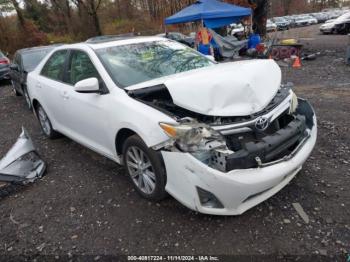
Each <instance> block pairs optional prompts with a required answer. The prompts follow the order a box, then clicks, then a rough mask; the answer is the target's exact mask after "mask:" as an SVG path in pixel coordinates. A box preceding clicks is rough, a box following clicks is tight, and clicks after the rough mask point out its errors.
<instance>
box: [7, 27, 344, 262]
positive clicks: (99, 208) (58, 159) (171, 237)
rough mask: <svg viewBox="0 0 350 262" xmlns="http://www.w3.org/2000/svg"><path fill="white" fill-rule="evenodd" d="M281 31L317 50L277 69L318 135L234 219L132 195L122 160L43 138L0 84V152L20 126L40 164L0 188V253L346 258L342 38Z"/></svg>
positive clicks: (17, 100)
mask: <svg viewBox="0 0 350 262" xmlns="http://www.w3.org/2000/svg"><path fill="white" fill-rule="evenodd" d="M284 34H288V35H289V36H291V35H292V36H299V37H301V38H303V39H302V41H303V42H304V43H305V45H306V47H307V49H308V50H309V51H310V52H313V51H322V55H321V56H320V57H318V59H317V60H315V61H310V62H304V65H303V68H302V69H299V70H296V69H290V68H283V75H284V81H285V82H294V83H295V84H296V92H297V94H298V95H300V96H302V97H305V98H308V99H309V100H310V101H311V103H312V104H313V106H314V107H315V109H316V111H317V115H318V122H319V123H318V124H319V139H318V143H317V146H316V148H315V150H314V151H313V154H312V157H311V158H310V159H309V160H308V161H307V163H306V164H305V166H304V169H303V170H302V171H301V172H300V173H299V175H298V176H297V177H296V178H295V179H294V180H293V181H292V182H291V183H290V184H289V185H288V186H287V187H286V188H285V189H283V190H282V191H281V192H279V193H278V194H277V195H276V196H274V197H272V198H271V199H269V200H268V201H266V202H264V203H262V204H260V205H259V206H257V207H255V208H253V209H251V210H250V211H248V212H246V213H245V214H244V215H242V216H239V217H214V216H206V215H200V214H197V213H195V212H192V211H190V210H188V209H186V208H185V207H183V206H181V204H179V203H178V202H177V201H175V200H174V199H172V198H169V199H167V200H165V201H163V202H161V203H157V204H155V203H151V202H148V201H146V200H144V199H142V198H140V197H139V196H138V195H137V194H136V192H134V190H133V188H132V185H131V183H130V182H129V180H128V177H127V176H126V173H125V172H124V170H123V168H122V167H120V166H118V165H117V164H115V163H113V162H111V161H109V160H107V159H105V158H103V157H100V156H99V155H97V154H95V153H94V152H92V151H90V150H88V149H85V148H83V147H82V146H80V145H78V144H76V143H75V142H73V141H71V140H69V139H67V138H62V139H58V140H53V141H50V140H47V139H46V138H44V135H43V134H42V133H41V131H40V128H39V124H38V122H37V121H36V119H35V118H34V116H33V114H32V113H31V112H29V111H28V110H27V109H26V107H25V103H24V100H23V99H22V98H19V97H15V96H14V95H13V94H12V92H11V89H10V87H9V86H2V87H0V123H1V125H0V134H1V135H0V156H2V155H4V154H5V153H6V152H7V150H8V149H9V148H10V146H11V145H12V144H13V143H14V142H15V140H16V138H17V136H18V135H19V133H20V129H21V126H25V127H26V128H27V129H28V131H29V133H30V134H31V136H32V138H33V140H34V142H35V144H36V145H37V147H38V149H39V151H40V153H41V154H42V155H43V156H44V158H45V160H46V161H47V163H48V166H49V169H48V172H47V175H46V176H45V177H44V178H43V179H42V180H40V181H38V182H37V183H35V184H33V185H29V186H26V187H20V188H16V190H15V191H14V192H12V193H11V194H9V195H8V196H4V195H5V194H4V192H2V198H1V199H0V210H1V211H0V255H1V257H2V258H4V257H6V256H9V257H8V258H16V259H18V257H16V256H17V255H27V256H36V255H49V256H52V257H51V258H54V256H56V258H62V257H64V258H68V257H71V256H72V255H73V256H74V255H91V256H92V258H95V259H98V258H99V257H96V256H101V259H103V258H104V257H103V256H104V255H107V256H108V255H121V254H132V255H135V254H137V255H143V254H148V255H150V254H153V255H156V254H163V255H166V254H176V255H180V254H182V255H185V254H197V255H209V254H211V255H223V254H230V255H244V256H245V257H241V258H248V259H251V258H257V260H259V261H262V260H261V259H262V258H263V257H261V256H260V255H283V256H286V255H288V256H289V255H291V256H294V257H292V259H297V257H296V256H300V259H301V260H299V261H304V260H309V259H310V261H311V257H310V256H311V255H317V254H321V255H327V256H328V259H329V260H330V261H335V259H334V258H331V257H332V256H335V255H338V256H339V255H342V257H343V259H341V260H338V261H342V260H344V261H345V257H346V254H347V253H348V252H350V191H349V188H350V165H349V163H350V158H349V153H350V136H349V132H350V120H349V112H350V67H347V66H345V65H344V57H345V45H346V43H347V37H345V36H333V35H330V36H321V35H318V31H317V27H316V26H315V27H309V28H302V29H294V30H290V31H289V32H285V33H284ZM295 202H298V203H300V204H301V205H302V206H303V208H304V210H305V212H306V213H307V214H308V215H309V217H310V223H309V224H306V223H305V222H304V221H303V220H302V219H301V218H300V217H299V216H298V214H297V212H296V211H295V210H294V208H293V206H292V203H295ZM249 256H253V257H249ZM1 257H0V260H2V259H1ZM46 258H49V257H46ZM265 258H266V261H271V260H270V259H268V257H265ZM318 259H320V257H319V258H318ZM249 261H251V260H249ZM315 261H316V260H315Z"/></svg>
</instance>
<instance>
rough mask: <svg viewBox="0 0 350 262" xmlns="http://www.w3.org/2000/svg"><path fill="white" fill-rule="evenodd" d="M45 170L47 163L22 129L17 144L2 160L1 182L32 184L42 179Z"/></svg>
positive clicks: (0, 162)
mask: <svg viewBox="0 0 350 262" xmlns="http://www.w3.org/2000/svg"><path fill="white" fill-rule="evenodd" d="M45 170H46V164H45V162H44V161H43V160H42V159H41V158H40V156H39V154H38V153H37V151H36V149H35V147H34V145H33V142H32V139H31V138H30V137H29V135H28V133H27V131H26V130H25V129H24V128H22V133H21V135H20V136H19V138H18V140H17V142H16V143H15V144H14V145H13V146H12V148H11V149H10V151H9V152H8V153H7V154H6V155H5V157H4V158H3V159H1V160H0V182H6V183H17V184H22V185H23V184H27V183H31V182H34V181H35V180H37V179H38V178H41V177H42V176H43V174H44V172H45Z"/></svg>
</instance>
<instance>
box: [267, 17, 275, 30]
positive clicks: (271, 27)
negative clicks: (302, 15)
mask: <svg viewBox="0 0 350 262" xmlns="http://www.w3.org/2000/svg"><path fill="white" fill-rule="evenodd" d="M266 31H267V32H275V31H277V25H276V24H275V23H274V22H272V21H271V19H267V22H266Z"/></svg>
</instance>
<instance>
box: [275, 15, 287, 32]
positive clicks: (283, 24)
mask: <svg viewBox="0 0 350 262" xmlns="http://www.w3.org/2000/svg"><path fill="white" fill-rule="evenodd" d="M271 20H272V21H273V22H274V23H275V24H276V25H277V29H278V30H281V31H283V30H288V29H289V26H290V23H289V22H288V20H287V19H285V18H283V17H274V18H272V19H271Z"/></svg>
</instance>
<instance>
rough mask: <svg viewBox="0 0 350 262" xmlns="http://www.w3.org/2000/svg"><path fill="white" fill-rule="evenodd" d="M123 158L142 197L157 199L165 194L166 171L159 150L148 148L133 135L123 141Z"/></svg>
mask: <svg viewBox="0 0 350 262" xmlns="http://www.w3.org/2000/svg"><path fill="white" fill-rule="evenodd" d="M123 160H124V164H125V167H126V170H127V172H128V174H129V176H130V178H131V181H132V183H133V185H134V187H135V189H136V190H137V192H138V193H139V194H140V195H141V196H142V197H144V198H146V199H149V200H154V201H159V200H162V199H164V198H165V197H166V196H167V193H166V191H165V185H166V171H165V167H164V164H163V158H162V156H161V154H160V153H159V152H156V151H154V150H152V149H150V148H148V147H147V145H146V144H145V143H144V142H143V140H142V139H141V138H140V137H139V136H137V135H133V136H131V137H129V138H128V139H127V140H126V141H125V143H124V147H123Z"/></svg>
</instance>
